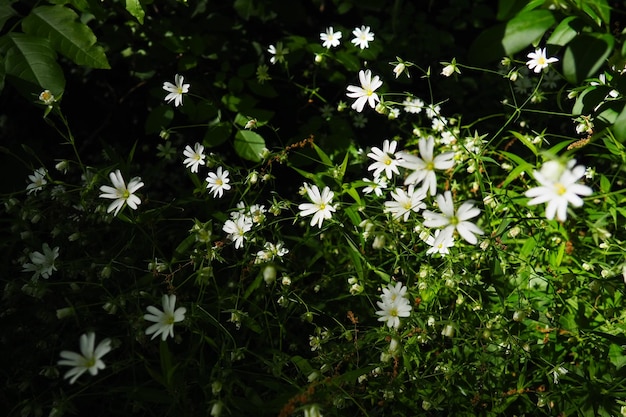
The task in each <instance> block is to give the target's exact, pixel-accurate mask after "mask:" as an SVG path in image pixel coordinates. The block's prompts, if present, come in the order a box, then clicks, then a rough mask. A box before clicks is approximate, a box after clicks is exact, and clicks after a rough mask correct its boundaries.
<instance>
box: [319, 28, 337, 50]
mask: <svg viewBox="0 0 626 417" xmlns="http://www.w3.org/2000/svg"><path fill="white" fill-rule="evenodd" d="M320 39H321V40H323V41H324V42H323V43H322V46H323V47H324V48H328V49H330V48H331V47H335V46H339V43H340V39H341V32H340V31H337V32H334V31H333V27H332V26H331V27H329V28H327V29H326V32H325V33H320Z"/></svg>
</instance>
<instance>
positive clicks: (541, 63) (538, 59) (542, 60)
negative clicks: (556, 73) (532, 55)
mask: <svg viewBox="0 0 626 417" xmlns="http://www.w3.org/2000/svg"><path fill="white" fill-rule="evenodd" d="M537 64H538V65H545V64H546V59H545V58H544V57H542V56H540V57H539V58H537Z"/></svg>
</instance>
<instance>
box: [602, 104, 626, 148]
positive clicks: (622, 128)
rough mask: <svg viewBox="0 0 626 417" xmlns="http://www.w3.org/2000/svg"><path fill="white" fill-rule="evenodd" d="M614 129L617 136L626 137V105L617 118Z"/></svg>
mask: <svg viewBox="0 0 626 417" xmlns="http://www.w3.org/2000/svg"><path fill="white" fill-rule="evenodd" d="M612 130H613V134H614V135H615V136H616V137H618V138H626V107H624V108H623V109H622V111H621V112H620V114H619V115H618V116H617V117H616V118H615V121H614V122H613V127H612ZM605 143H606V141H605ZM609 149H610V148H609Z"/></svg>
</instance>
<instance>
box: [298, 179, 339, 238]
mask: <svg viewBox="0 0 626 417" xmlns="http://www.w3.org/2000/svg"><path fill="white" fill-rule="evenodd" d="M304 186H305V189H306V193H307V195H308V196H309V199H310V200H311V203H302V204H300V205H299V206H298V209H299V210H300V215H301V216H310V215H311V214H312V215H313V218H312V219H311V226H314V225H315V224H317V227H320V228H321V227H322V223H323V222H324V220H325V219H330V218H331V217H332V216H333V212H334V211H335V207H333V205H332V200H333V197H334V195H335V193H333V192H332V191H331V190H330V188H328V187H324V189H323V190H322V193H321V194H320V190H319V188H317V185H309V184H304Z"/></svg>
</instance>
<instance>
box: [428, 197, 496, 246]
mask: <svg viewBox="0 0 626 417" xmlns="http://www.w3.org/2000/svg"><path fill="white" fill-rule="evenodd" d="M436 199H437V204H439V210H441V213H435V212H433V211H430V210H424V213H423V214H424V226H425V227H437V228H443V230H442V232H441V233H447V234H448V235H452V234H453V233H454V231H455V230H456V231H457V232H459V234H460V235H461V237H462V238H463V239H465V240H466V241H467V242H468V243H471V244H472V245H475V244H476V243H477V242H478V239H477V238H476V235H482V234H483V233H484V232H483V231H482V230H481V229H480V228H479V227H478V226H476V225H475V224H474V223H472V222H470V221H468V220H469V219H471V218H474V217H476V216H478V215H479V214H480V209H479V208H477V207H474V203H473V202H472V201H466V202H464V203H463V204H461V206H460V207H459V209H458V210H456V211H455V210H454V202H453V201H452V193H451V192H450V191H446V192H445V193H444V194H443V195H442V194H439V195H437V197H436ZM442 239H443V237H442Z"/></svg>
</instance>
